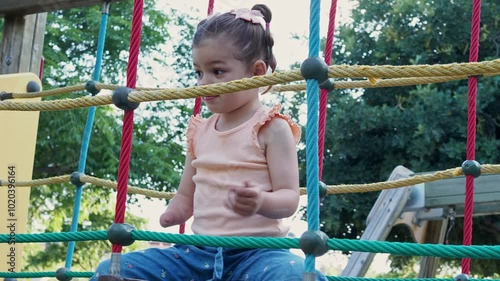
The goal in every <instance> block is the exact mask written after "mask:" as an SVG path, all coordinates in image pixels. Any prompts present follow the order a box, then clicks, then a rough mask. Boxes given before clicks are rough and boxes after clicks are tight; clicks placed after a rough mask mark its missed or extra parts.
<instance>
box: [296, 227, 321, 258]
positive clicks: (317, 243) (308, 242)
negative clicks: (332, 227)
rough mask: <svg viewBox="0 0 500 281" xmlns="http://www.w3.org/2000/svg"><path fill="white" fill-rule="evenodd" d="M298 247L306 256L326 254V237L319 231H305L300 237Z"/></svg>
mask: <svg viewBox="0 0 500 281" xmlns="http://www.w3.org/2000/svg"><path fill="white" fill-rule="evenodd" d="M299 247H300V249H301V250H302V251H303V252H304V254H306V255H313V256H315V257H319V256H322V255H324V254H326V253H327V252H328V235H326V233H324V232H323V231H319V230H318V231H313V230H307V231H306V232H304V233H303V234H302V236H300V239H299Z"/></svg>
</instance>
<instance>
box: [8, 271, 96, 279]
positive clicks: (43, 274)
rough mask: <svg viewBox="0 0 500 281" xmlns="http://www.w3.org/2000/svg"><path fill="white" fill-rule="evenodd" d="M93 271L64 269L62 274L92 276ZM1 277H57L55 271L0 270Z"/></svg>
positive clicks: (77, 276) (78, 276)
mask: <svg viewBox="0 0 500 281" xmlns="http://www.w3.org/2000/svg"><path fill="white" fill-rule="evenodd" d="M92 275H94V272H76V271H69V270H68V271H66V272H65V274H64V276H66V277H72V278H88V277H92ZM0 277H2V278H43V277H53V278H55V277H57V276H56V272H55V271H41V272H0Z"/></svg>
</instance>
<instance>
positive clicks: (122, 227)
mask: <svg viewBox="0 0 500 281" xmlns="http://www.w3.org/2000/svg"><path fill="white" fill-rule="evenodd" d="M133 230H135V228H134V227H133V226H132V225H130V224H128V223H113V224H112V225H111V226H110V227H109V229H108V240H109V242H111V243H112V244H113V245H122V246H130V245H132V244H133V243H134V242H135V240H134V239H133V238H132V231H133Z"/></svg>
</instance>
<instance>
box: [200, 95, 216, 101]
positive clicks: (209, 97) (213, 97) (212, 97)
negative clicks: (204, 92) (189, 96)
mask: <svg viewBox="0 0 500 281" xmlns="http://www.w3.org/2000/svg"><path fill="white" fill-rule="evenodd" d="M217 97H219V96H208V97H203V100H204V101H210V100H213V99H215V98H217Z"/></svg>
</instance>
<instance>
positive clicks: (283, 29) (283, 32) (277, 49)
mask: <svg viewBox="0 0 500 281" xmlns="http://www.w3.org/2000/svg"><path fill="white" fill-rule="evenodd" d="M257 3H260V4H266V5H267V6H268V7H269V8H270V9H271V11H272V13H273V19H272V22H271V32H272V33H273V36H274V40H275V46H274V50H273V51H274V54H275V56H276V59H277V61H278V69H282V70H286V69H288V68H289V66H290V65H291V64H293V63H295V62H301V61H303V60H304V59H305V58H307V56H308V41H307V39H304V40H296V39H292V37H294V36H299V37H301V38H307V34H308V33H309V3H310V2H309V1H290V0H264V1H258V2H253V1H246V0H216V1H215V7H214V12H226V11H229V10H231V9H233V8H251V7H252V6H253V5H254V4H257ZM330 5H331V2H330V1H322V2H321V12H320V36H321V37H325V36H326V31H327V28H328V21H329V13H330ZM159 7H160V8H164V9H167V8H169V7H170V8H175V9H178V10H180V11H183V12H187V13H190V14H191V15H192V16H195V17H197V18H199V19H203V18H205V17H206V13H207V7H208V0H191V1H180V0H178V1H168V2H167V1H162V3H161V4H160V6H159ZM353 7H354V5H353V1H350V0H339V1H338V4H337V14H336V26H338V24H340V23H345V22H346V21H348V20H349V11H350V9H352V8H353ZM173 39H174V40H175V38H173ZM306 201H307V197H306V196H302V197H301V206H304V205H306ZM144 203H145V206H147V208H144V207H138V206H132V210H131V212H132V213H134V214H136V215H138V216H141V217H143V218H146V219H148V220H149V223H148V225H147V229H148V230H150V231H161V232H169V233H178V232H179V228H178V227H177V226H176V227H170V228H167V229H164V228H162V227H161V226H160V225H159V223H158V218H159V216H160V214H161V213H162V212H163V211H164V210H165V208H166V203H165V201H164V200H154V201H153V202H150V201H147V202H144ZM290 224H291V233H293V234H294V235H295V236H296V237H300V235H301V234H302V233H303V232H304V231H305V230H307V222H305V221H303V220H301V219H300V213H297V214H296V215H295V216H293V217H292V218H290ZM186 233H187V234H190V233H192V232H191V230H190V221H188V223H187V227H186ZM294 252H295V253H296V254H299V255H302V252H301V251H300V250H294ZM346 262H347V258H346V257H345V256H343V255H341V254H339V253H333V252H331V251H330V252H329V253H328V254H326V255H324V256H322V257H318V258H317V263H318V265H324V266H327V267H333V268H336V270H341V269H342V268H343V267H344V266H345V264H346ZM376 267H377V269H378V270H377V272H384V271H387V270H388V265H387V263H386V262H385V257H381V259H379V262H378V263H377V266H376ZM335 274H337V273H335Z"/></svg>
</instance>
